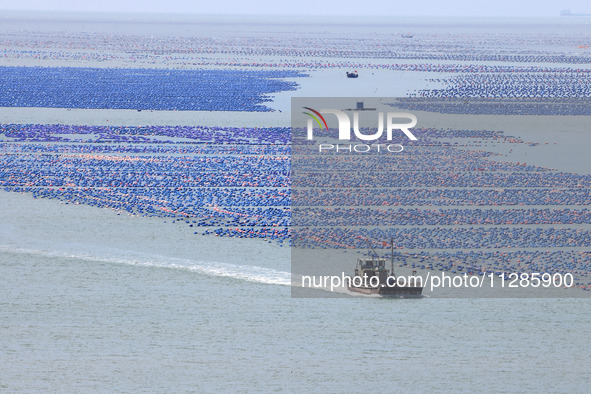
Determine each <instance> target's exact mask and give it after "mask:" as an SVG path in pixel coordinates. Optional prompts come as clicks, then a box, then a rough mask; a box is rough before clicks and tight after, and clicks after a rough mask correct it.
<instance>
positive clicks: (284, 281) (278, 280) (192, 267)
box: [0, 245, 291, 286]
mask: <svg viewBox="0 0 591 394" xmlns="http://www.w3.org/2000/svg"><path fill="white" fill-rule="evenodd" d="M0 252H2V253H16V254H29V255H35V256H41V257H47V258H60V259H66V260H83V261H92V262H99V263H110V264H125V265H132V266H138V267H155V268H162V269H175V270H182V271H188V272H195V273H199V274H203V275H208V276H218V277H226V278H234V279H238V280H245V281H249V282H255V283H265V284H272V285H284V286H291V274H290V273H289V272H285V271H278V270H274V269H272V268H265V267H258V266H252V265H239V264H230V263H221V262H215V261H199V260H191V259H181V258H170V257H165V256H150V257H140V258H138V257H133V258H120V257H100V256H94V255H90V254H84V253H80V254H72V253H66V252H58V251H49V250H38V249H24V248H18V247H10V246H5V245H0Z"/></svg>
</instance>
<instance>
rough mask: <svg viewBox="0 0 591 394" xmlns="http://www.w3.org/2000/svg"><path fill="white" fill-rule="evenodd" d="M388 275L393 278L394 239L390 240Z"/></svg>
mask: <svg viewBox="0 0 591 394" xmlns="http://www.w3.org/2000/svg"><path fill="white" fill-rule="evenodd" d="M390 275H392V276H394V238H390Z"/></svg>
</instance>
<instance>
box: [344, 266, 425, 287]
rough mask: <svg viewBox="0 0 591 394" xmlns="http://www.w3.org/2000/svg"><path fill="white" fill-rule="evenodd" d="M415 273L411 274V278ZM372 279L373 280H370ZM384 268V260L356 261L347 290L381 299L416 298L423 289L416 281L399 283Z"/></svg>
mask: <svg viewBox="0 0 591 394" xmlns="http://www.w3.org/2000/svg"><path fill="white" fill-rule="evenodd" d="M415 275H416V273H415V272H413V276H415ZM372 278H373V279H372ZM400 282H401V281H399V280H397V278H396V277H395V276H394V275H390V270H388V269H387V268H386V261H385V259H371V258H370V259H358V260H357V267H356V268H355V276H354V277H352V278H351V283H350V285H349V286H348V287H347V289H348V290H349V291H351V292H354V293H361V294H367V295H379V296H382V297H418V296H420V295H421V294H422V292H423V287H422V286H421V284H420V283H417V281H416V279H413V280H412V281H409V282H410V283H400Z"/></svg>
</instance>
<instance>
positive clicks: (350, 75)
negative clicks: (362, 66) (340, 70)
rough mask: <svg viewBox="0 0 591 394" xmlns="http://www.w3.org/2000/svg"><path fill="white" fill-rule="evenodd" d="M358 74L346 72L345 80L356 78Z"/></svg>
mask: <svg viewBox="0 0 591 394" xmlns="http://www.w3.org/2000/svg"><path fill="white" fill-rule="evenodd" d="M358 77H359V74H357V71H355V72H352V73H350V72H349V71H347V78H358Z"/></svg>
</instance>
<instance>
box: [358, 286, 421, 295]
mask: <svg viewBox="0 0 591 394" xmlns="http://www.w3.org/2000/svg"><path fill="white" fill-rule="evenodd" d="M348 290H349V291H351V292H354V293H360V294H365V295H378V296H381V297H420V296H421V294H422V293H423V288H422V287H420V286H393V287H390V286H378V287H363V286H360V287H357V286H349V287H348Z"/></svg>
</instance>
